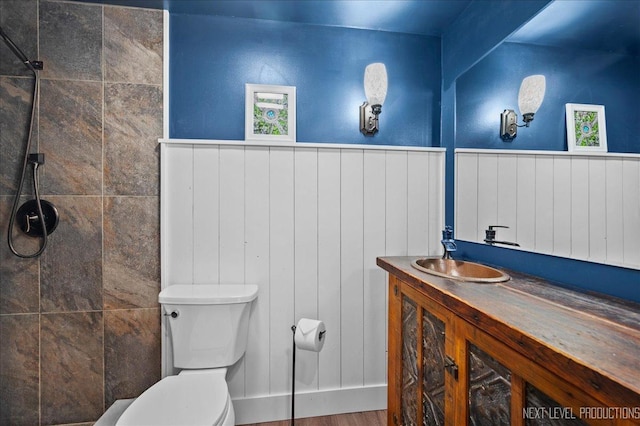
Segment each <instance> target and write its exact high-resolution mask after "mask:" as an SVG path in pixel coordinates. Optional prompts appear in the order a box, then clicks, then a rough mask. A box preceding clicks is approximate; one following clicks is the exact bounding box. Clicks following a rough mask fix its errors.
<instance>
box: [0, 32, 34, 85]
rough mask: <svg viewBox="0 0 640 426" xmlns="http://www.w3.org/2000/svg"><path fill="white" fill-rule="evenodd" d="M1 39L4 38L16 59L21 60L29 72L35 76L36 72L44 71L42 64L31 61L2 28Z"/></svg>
mask: <svg viewBox="0 0 640 426" xmlns="http://www.w3.org/2000/svg"><path fill="white" fill-rule="evenodd" d="M0 37H1V38H2V40H3V41H4V43H5V44H6V45H7V47H8V48H9V49H10V50H11V51H12V52H13V54H14V55H16V57H17V58H18V59H19V60H20V62H22V63H23V64H24V66H25V67H27V69H28V70H29V71H32V72H33V73H34V74H35V72H36V70H41V69H42V62H40V61H30V60H29V58H27V55H25V54H24V52H23V51H22V50H20V48H19V47H18V46H16V44H15V43H14V42H13V40H11V38H9V36H8V35H7V33H5V32H4V30H3V29H2V27H0Z"/></svg>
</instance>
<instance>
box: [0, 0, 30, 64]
mask: <svg viewBox="0 0 640 426" xmlns="http://www.w3.org/2000/svg"><path fill="white" fill-rule="evenodd" d="M0 26H1V27H2V29H3V30H4V32H5V33H6V34H7V35H8V36H9V38H10V39H11V40H12V41H13V42H14V43H15V44H16V46H18V48H19V49H20V50H22V52H23V53H24V54H25V55H26V56H27V58H28V59H29V60H32V61H33V60H37V59H38V58H37V56H36V55H37V52H38V5H37V1H36V0H2V1H0ZM0 74H1V75H28V76H31V75H32V73H31V71H29V70H28V69H27V68H26V67H25V66H24V64H23V63H22V62H21V61H20V60H19V59H18V58H17V57H16V56H15V55H14V54H13V52H11V50H9V48H8V47H7V46H6V45H5V44H4V43H0Z"/></svg>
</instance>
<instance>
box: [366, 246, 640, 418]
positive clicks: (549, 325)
mask: <svg viewBox="0 0 640 426" xmlns="http://www.w3.org/2000/svg"><path fill="white" fill-rule="evenodd" d="M423 257H424V256H422V257H406V256H402V257H379V258H378V259H377V265H378V266H380V267H381V268H382V269H384V270H386V271H387V272H389V273H390V274H392V275H395V276H396V277H398V278H399V279H400V280H402V281H404V282H406V283H408V284H410V285H411V286H413V287H414V288H416V289H418V290H420V291H422V292H423V293H424V294H425V295H427V296H428V297H430V298H432V299H433V300H435V301H436V302H438V303H440V304H441V305H443V306H444V307H446V308H448V309H449V310H451V311H453V313H454V314H456V315H458V316H459V317H462V318H464V319H465V320H466V321H468V322H469V323H471V324H472V325H474V326H476V327H478V328H479V329H481V330H482V331H484V332H486V333H488V334H490V335H492V336H493V337H495V338H497V339H498V340H500V341H501V342H502V343H504V344H506V345H507V346H509V347H511V348H512V349H514V350H516V351H518V352H519V353H521V354H522V355H524V356H525V357H527V358H529V359H530V360H532V361H534V362H536V363H537V364H539V365H541V366H542V367H544V368H546V369H547V370H549V371H551V372H553V373H554V374H556V375H558V376H560V377H562V378H563V379H564V380H566V381H568V382H570V383H573V384H575V385H576V386H578V387H579V388H581V389H586V388H588V387H590V388H592V389H594V390H596V391H598V392H601V393H603V394H606V395H616V398H615V400H616V401H617V402H619V403H623V404H624V405H625V406H628V407H639V406H640V304H637V303H633V302H627V301H624V300H620V299H615V298H610V297H607V296H604V295H600V294H593V293H580V292H577V291H573V290H569V289H566V288H563V287H559V286H556V285H553V284H551V283H549V282H548V281H546V280H543V279H541V278H537V277H534V276H530V275H525V274H521V273H518V272H515V271H511V270H506V269H501V270H503V271H504V272H506V273H508V274H509V275H510V276H511V280H509V281H507V282H504V283H498V284H481V283H473V282H461V281H456V280H453V279H447V278H440V277H437V276H434V275H430V274H427V273H424V272H421V271H419V270H417V269H415V268H413V267H412V266H411V262H412V261H413V260H415V259H420V258H423Z"/></svg>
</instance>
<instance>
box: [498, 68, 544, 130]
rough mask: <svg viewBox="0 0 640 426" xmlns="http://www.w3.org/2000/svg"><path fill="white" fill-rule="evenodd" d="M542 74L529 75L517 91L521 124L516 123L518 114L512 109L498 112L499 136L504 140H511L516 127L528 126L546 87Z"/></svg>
mask: <svg viewBox="0 0 640 426" xmlns="http://www.w3.org/2000/svg"><path fill="white" fill-rule="evenodd" d="M546 85H547V83H546V80H545V78H544V75H541V74H537V75H530V76H529V77H525V79H524V80H522V84H521V85H520V92H519V93H518V107H519V108H520V112H521V113H522V121H524V124H523V125H518V114H516V113H515V111H514V110H512V109H505V110H504V112H503V113H502V114H500V137H501V138H502V140H504V141H512V140H513V139H514V138H515V137H516V136H517V135H518V127H529V123H530V122H531V121H533V116H534V114H535V113H536V111H538V108H540V105H541V104H542V101H543V99H544V92H545V89H546Z"/></svg>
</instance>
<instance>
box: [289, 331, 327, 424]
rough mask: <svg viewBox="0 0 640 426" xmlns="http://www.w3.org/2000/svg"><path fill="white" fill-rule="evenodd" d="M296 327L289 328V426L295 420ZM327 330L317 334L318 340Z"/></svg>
mask: <svg viewBox="0 0 640 426" xmlns="http://www.w3.org/2000/svg"><path fill="white" fill-rule="evenodd" d="M297 328H298V327H297V326H296V325H295V324H294V325H292V326H291V333H292V344H293V345H292V346H293V347H292V348H291V351H292V363H291V426H293V425H294V420H295V394H296V330H297ZM326 333H327V330H322V331H320V332H319V333H318V340H320V341H322V340H323V339H324V336H325V334H326Z"/></svg>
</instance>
